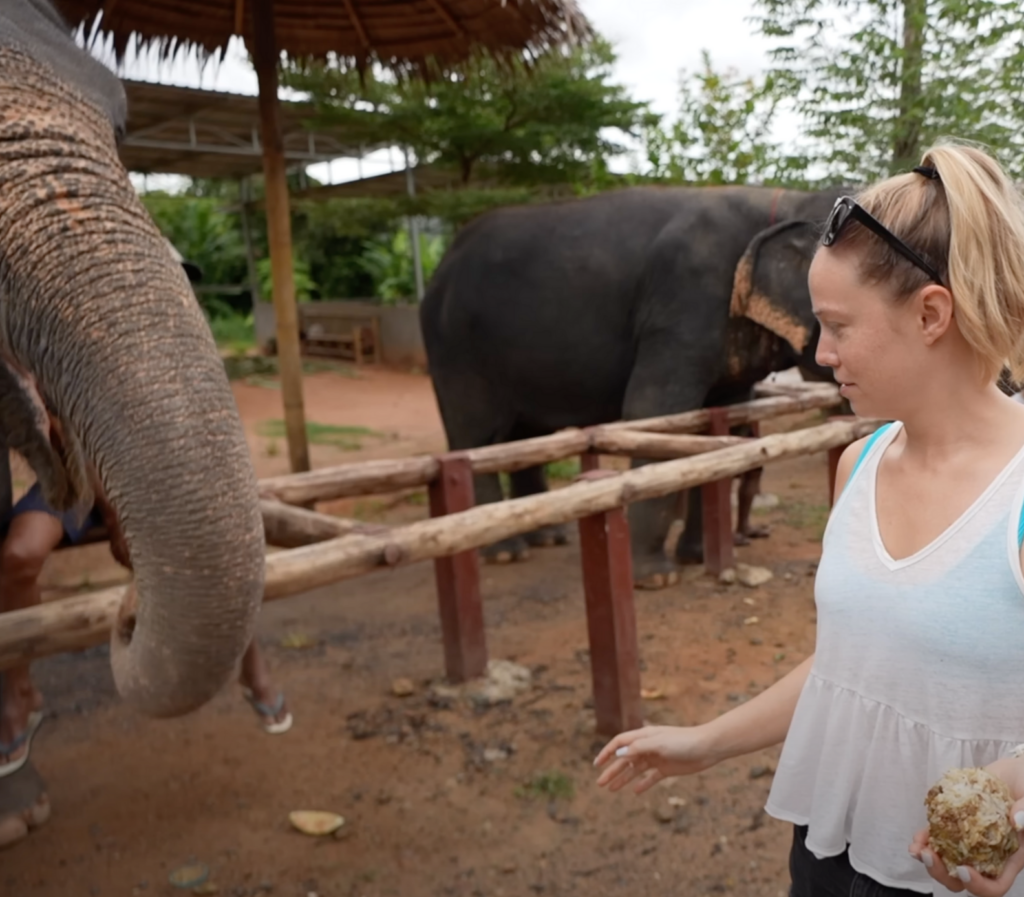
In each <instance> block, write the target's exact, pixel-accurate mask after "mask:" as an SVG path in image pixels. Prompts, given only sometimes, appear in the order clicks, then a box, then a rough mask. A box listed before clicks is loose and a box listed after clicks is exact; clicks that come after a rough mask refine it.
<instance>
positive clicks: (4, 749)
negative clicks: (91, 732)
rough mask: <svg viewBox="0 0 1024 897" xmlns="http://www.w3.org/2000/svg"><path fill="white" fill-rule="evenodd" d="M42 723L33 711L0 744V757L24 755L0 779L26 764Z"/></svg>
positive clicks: (2, 770) (1, 772) (7, 766)
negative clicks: (21, 727) (11, 737)
mask: <svg viewBox="0 0 1024 897" xmlns="http://www.w3.org/2000/svg"><path fill="white" fill-rule="evenodd" d="M279 709H280V708H279ZM42 722H43V714H42V713H41V712H40V711H38V710H33V711H32V712H31V713H30V714H29V715H28V723H27V724H26V726H25V731H24V732H22V733H21V734H20V735H19V736H18V737H17V738H15V739H14V741H11V742H9V743H8V744H4V743H3V742H0V755H3V756H7V757H9V756H11V754H13V753H14V752H15V751H18V750H20V749H21V748H22V747H24V748H25V753H24V754H22V755H21V756H20V757H19V758H18V759H17V760H11V761H10V762H8V763H4V764H2V765H0V779H2V778H5V777H6V776H10V775H14V773H16V772H17V771H18V770H19V769H21V768H22V767H23V766H24V765H25V764H26V763H27V762H28V757H29V754H30V753H31V751H32V739H33V737H34V736H35V734H36V731H37V730H38V729H39V726H40V725H41V724H42Z"/></svg>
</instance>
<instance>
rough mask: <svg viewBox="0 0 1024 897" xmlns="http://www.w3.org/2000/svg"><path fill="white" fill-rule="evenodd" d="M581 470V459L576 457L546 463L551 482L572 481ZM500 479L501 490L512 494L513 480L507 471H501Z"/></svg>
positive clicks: (545, 469) (506, 493) (548, 477)
mask: <svg viewBox="0 0 1024 897" xmlns="http://www.w3.org/2000/svg"><path fill="white" fill-rule="evenodd" d="M580 470H581V468H580V459H579V458H575V457H574V458H563V459H562V460H561V461H552V462H551V463H550V464H545V465H544V475H545V476H546V477H547V480H548V482H549V483H551V482H556V481H562V482H569V481H572V480H574V479H575V478H576V477H578V476H579V475H580ZM498 479H499V480H501V491H502V492H503V493H504V494H505V495H508V496H511V495H512V480H511V479H510V477H509V475H508V474H507V473H499V474H498Z"/></svg>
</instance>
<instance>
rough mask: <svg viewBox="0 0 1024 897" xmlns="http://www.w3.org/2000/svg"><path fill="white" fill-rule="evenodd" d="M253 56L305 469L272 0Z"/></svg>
mask: <svg viewBox="0 0 1024 897" xmlns="http://www.w3.org/2000/svg"><path fill="white" fill-rule="evenodd" d="M250 8H251V10H252V31H253V59H254V62H255V64H256V76H257V78H258V79H259V85H260V124H261V131H262V136H263V141H262V142H263V176H264V181H265V191H266V201H267V236H268V238H269V242H270V269H271V275H272V283H273V299H274V316H275V318H276V319H277V364H278V370H279V372H280V375H281V396H282V398H283V399H284V425H285V433H286V435H287V438H288V458H289V461H290V462H291V470H292V472H293V473H301V472H303V471H306V470H309V444H308V441H307V439H306V414H305V409H304V407H303V398H302V357H301V354H300V348H299V314H298V309H297V307H296V304H295V279H294V272H293V268H292V223H291V209H290V207H289V203H288V183H287V181H286V180H285V162H284V146H283V142H282V139H281V123H280V119H279V115H278V113H279V106H278V99H277V65H278V56H279V54H278V51H277V41H276V36H275V34H274V0H252V2H251V3H250Z"/></svg>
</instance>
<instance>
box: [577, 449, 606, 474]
mask: <svg viewBox="0 0 1024 897" xmlns="http://www.w3.org/2000/svg"><path fill="white" fill-rule="evenodd" d="M600 469H601V456H600V455H598V454H597V453H595V452H584V453H583V454H582V455H580V471H581V472H582V473H590V472H591V471H594V470H600Z"/></svg>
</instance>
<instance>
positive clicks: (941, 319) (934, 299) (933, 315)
mask: <svg viewBox="0 0 1024 897" xmlns="http://www.w3.org/2000/svg"><path fill="white" fill-rule="evenodd" d="M916 302H917V306H918V320H919V322H920V327H921V335H922V336H923V337H924V339H925V344H926V345H929V346H931V345H933V344H934V343H936V342H938V340H940V339H941V338H942V337H943V336H945V334H946V332H947V331H948V330H949V327H950V325H951V324H952V323H953V317H954V311H955V309H954V306H953V295H952V293H950V292H949V290H947V289H946V288H945V287H941V286H939V285H938V284H930V285H929V286H926V287H924V288H923V289H922V290H921V291H920V292H919V293H918V295H917V300H916Z"/></svg>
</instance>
